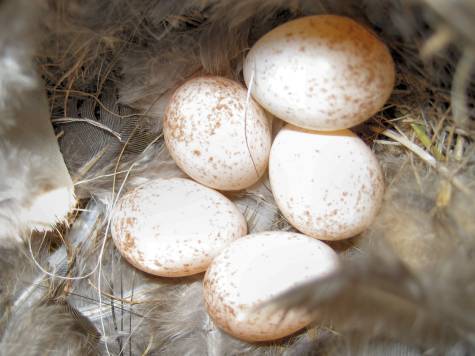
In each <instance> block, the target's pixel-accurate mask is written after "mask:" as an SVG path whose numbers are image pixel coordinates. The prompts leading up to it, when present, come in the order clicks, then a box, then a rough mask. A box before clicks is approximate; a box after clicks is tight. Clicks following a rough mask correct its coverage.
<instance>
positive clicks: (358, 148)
mask: <svg viewBox="0 0 475 356" xmlns="http://www.w3.org/2000/svg"><path fill="white" fill-rule="evenodd" d="M269 176H270V183H271V186H272V192H273V194H274V198H275V201H276V203H277V206H278V207H279V209H280V210H281V212H282V214H283V215H284V216H285V217H286V218H287V220H288V221H289V222H290V223H291V224H292V225H293V226H294V227H295V228H296V229H298V230H299V231H301V232H303V233H305V234H307V235H309V236H313V237H315V238H318V239H321V240H340V239H344V238H348V237H352V236H355V235H357V234H358V233H360V232H362V231H363V230H365V229H366V228H367V227H368V226H369V225H370V224H371V222H372V221H373V219H374V217H375V216H376V213H377V212H378V209H379V207H380V205H381V201H382V197H383V191H384V183H383V175H382V172H381V169H380V166H379V163H378V161H377V159H376V157H375V156H374V154H373V152H372V151H371V149H370V148H369V147H368V146H367V145H366V144H365V143H364V142H363V141H362V140H361V139H360V138H359V137H358V136H356V135H355V134H354V133H352V132H351V131H350V130H340V131H333V132H322V131H320V132H318V131H308V130H305V129H301V128H298V127H295V126H292V125H286V126H285V127H284V128H283V129H282V130H281V131H280V132H279V134H278V135H277V137H276V138H275V140H274V143H273V145H272V150H271V154H270V161H269Z"/></svg>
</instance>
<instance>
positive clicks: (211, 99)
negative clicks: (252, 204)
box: [163, 76, 271, 190]
mask: <svg viewBox="0 0 475 356" xmlns="http://www.w3.org/2000/svg"><path fill="white" fill-rule="evenodd" d="M246 99H247V91H246V89H245V88H244V87H243V86H242V85H241V84H239V83H237V82H235V81H232V80H230V79H226V78H221V77H211V76H209V77H197V78H193V79H191V80H189V81H187V82H186V83H185V84H183V85H182V86H181V87H180V88H178V90H177V91H176V92H175V93H174V95H173V97H172V98H171V100H170V103H169V105H168V108H167V111H166V115H165V119H164V126H163V133H164V136H165V142H166V145H167V147H168V149H169V150H170V154H171V155H172V157H173V159H174V160H175V162H176V163H177V165H178V166H179V167H180V168H181V169H182V170H183V171H184V172H185V173H186V174H188V175H189V176H190V177H192V178H193V179H195V180H196V181H198V182H200V183H201V184H204V185H207V186H209V187H211V188H215V189H219V190H240V189H244V188H247V187H249V186H251V185H252V184H254V183H255V182H256V181H258V180H259V178H260V177H261V176H262V175H263V174H264V172H265V170H266V168H267V162H268V158H269V151H270V146H271V130H270V121H269V119H268V118H267V116H266V114H265V112H264V110H263V109H262V108H261V107H260V106H259V105H258V104H257V103H256V102H255V101H254V100H252V98H249V100H248V101H247V100H246ZM246 103H248V105H246ZM246 108H247V109H246Z"/></svg>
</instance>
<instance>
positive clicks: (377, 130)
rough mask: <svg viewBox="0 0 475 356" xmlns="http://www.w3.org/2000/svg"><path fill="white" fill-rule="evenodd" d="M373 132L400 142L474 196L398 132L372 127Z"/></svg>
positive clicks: (426, 153) (451, 174)
mask: <svg viewBox="0 0 475 356" xmlns="http://www.w3.org/2000/svg"><path fill="white" fill-rule="evenodd" d="M371 130H372V131H374V132H375V133H378V134H380V135H383V136H386V137H389V138H391V139H393V140H394V141H397V142H399V143H400V144H401V145H403V146H404V147H406V148H407V149H409V150H410V151H412V152H413V153H414V154H416V155H417V156H418V157H419V158H420V159H422V160H423V161H424V162H425V163H427V164H428V165H429V166H430V167H432V168H434V169H435V170H436V171H437V172H439V173H440V174H441V175H443V176H444V177H445V178H447V179H448V180H449V181H450V182H451V183H452V184H453V185H454V187H456V188H457V189H459V190H460V191H462V192H463V193H465V194H468V195H472V194H473V193H472V191H471V190H470V189H468V188H467V187H466V186H465V185H464V184H463V183H462V181H461V180H460V179H458V178H457V177H454V175H453V173H452V172H450V170H449V169H448V168H447V167H446V166H444V165H442V164H441V163H440V162H437V160H436V159H435V158H434V157H433V156H432V155H431V154H430V153H428V152H427V151H425V150H424V149H422V148H421V147H419V146H418V145H416V144H415V143H414V142H412V141H410V140H409V139H408V138H407V137H405V136H403V135H401V134H398V133H397V132H395V131H393V130H390V129H381V128H379V127H374V126H373V127H371Z"/></svg>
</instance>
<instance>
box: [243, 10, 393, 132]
mask: <svg viewBox="0 0 475 356" xmlns="http://www.w3.org/2000/svg"><path fill="white" fill-rule="evenodd" d="M252 77H253V83H252V95H253V97H254V99H256V101H257V102H259V104H261V105H262V106H263V107H264V108H265V109H266V110H268V111H269V112H271V113H272V114H274V115H276V116H277V117H279V118H280V119H282V120H285V121H287V122H289V123H292V124H294V125H296V126H299V127H303V128H307V129H313V130H324V131H327V130H338V129H343V128H348V127H352V126H355V125H357V124H359V123H361V122H363V121H365V120H366V119H368V118H369V117H371V116H372V115H373V114H375V113H376V112H377V111H379V110H380V109H381V108H382V106H383V105H384V103H385V102H386V100H387V99H388V98H389V96H390V94H391V91H392V89H393V86H394V81H395V69H394V62H393V60H392V58H391V55H390V53H389V51H388V49H387V47H386V46H385V45H384V43H382V42H381V41H380V40H379V39H378V38H377V37H376V36H375V35H374V34H373V33H372V32H370V31H369V30H367V29H366V28H365V27H363V26H361V25H360V24H358V23H357V22H355V21H354V20H352V19H349V18H347V17H341V16H335V15H318V16H309V17H303V18H300V19H297V20H294V21H290V22H287V23H285V24H283V25H281V26H279V27H276V28H275V29H273V30H272V31H270V32H269V33H267V34H266V35H264V36H263V37H262V38H261V39H259V40H258V41H257V42H256V44H255V45H254V46H253V47H252V49H251V50H250V52H249V54H248V55H247V57H246V60H245V62H244V79H245V81H246V84H247V86H248V87H249V86H250V85H251V83H250V81H251V78H252Z"/></svg>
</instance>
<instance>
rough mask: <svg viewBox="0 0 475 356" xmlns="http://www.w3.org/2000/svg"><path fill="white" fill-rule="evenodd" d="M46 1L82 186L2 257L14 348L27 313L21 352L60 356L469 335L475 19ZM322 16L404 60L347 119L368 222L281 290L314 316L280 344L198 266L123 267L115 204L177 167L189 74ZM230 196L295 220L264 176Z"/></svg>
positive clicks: (344, 4) (464, 348)
mask: <svg viewBox="0 0 475 356" xmlns="http://www.w3.org/2000/svg"><path fill="white" fill-rule="evenodd" d="M43 5H44V8H43V10H44V11H45V12H44V14H45V16H44V18H43V19H41V21H40V24H41V27H42V30H43V33H44V37H43V38H42V41H43V42H42V43H43V45H42V46H40V47H39V48H38V49H37V51H36V58H37V62H38V66H39V69H40V72H41V74H42V77H43V79H44V80H45V83H46V89H47V92H48V97H49V100H50V108H51V115H52V121H53V123H54V125H55V127H56V131H57V136H58V139H59V142H60V146H61V149H62V152H63V155H64V157H65V161H66V163H67V165H68V168H69V169H70V172H71V174H72V176H73V179H74V182H75V186H76V189H77V192H78V196H79V197H80V198H81V200H80V201H79V203H78V206H77V208H76V209H75V211H74V212H73V214H71V216H70V218H69V224H68V226H63V227H60V228H58V229H57V230H55V231H54V232H52V233H50V234H44V235H41V236H37V237H34V238H33V239H32V240H30V242H29V243H30V244H31V245H30V247H31V252H32V254H31V256H30V254H29V253H28V250H29V249H28V245H27V247H26V252H22V249H19V250H18V251H16V252H15V254H13V256H16V257H17V259H12V258H11V257H9V256H6V255H5V254H4V253H2V257H1V259H0V260H1V263H2V265H5V266H7V267H8V268H5V272H4V273H5V276H12V277H11V278H10V279H8V278H7V277H5V280H8V283H7V284H6V285H5V288H4V290H5V291H7V292H5V293H6V294H5V295H6V297H5V298H3V300H4V301H7V302H5V303H4V304H2V305H6V306H7V307H5V308H6V310H8V313H5V314H3V313H2V314H3V315H4V320H5V321H4V322H3V326H2V327H1V329H0V332H1V335H2V339H1V340H2V341H1V342H0V344H2V345H5V347H6V348H5V350H8V351H7V354H13V353H14V352H16V350H17V348H18V347H20V346H21V344H22V343H21V340H22V338H28V336H29V335H30V334H31V333H30V330H31V329H30V328H33V327H34V328H35V329H36V330H37V331H35V338H34V339H33V340H28V342H26V343H25V345H29V346H28V347H27V348H24V349H22V351H21V352H19V354H22V352H23V353H24V354H35V352H36V351H37V350H41V349H44V348H48V349H50V350H52V352H56V353H57V354H61V352H63V351H64V350H65V349H64V347H66V346H65V345H67V347H68V348H69V349H70V350H71V353H72V354H76V353H77V354H84V353H85V352H88V353H90V354H95V353H104V354H107V353H109V354H117V355H120V354H127V353H129V354H133V355H140V354H169V355H177V354H197V355H205V354H210V355H221V354H226V355H228V354H229V355H230V354H256V355H257V354H269V355H281V354H286V355H287V354H288V355H290V354H321V353H327V354H341V353H343V352H348V353H351V354H358V353H361V354H367V353H371V352H373V353H381V352H386V353H391V352H392V353H393V354H412V353H414V354H418V353H422V352H426V351H428V350H435V351H434V352H435V353H445V352H454V353H457V352H470V350H472V349H473V348H474V345H473V331H474V330H475V328H474V327H475V320H474V319H473V316H472V315H471V314H473V313H470V311H472V312H473V311H475V305H474V304H473V300H474V298H472V297H473V296H474V293H475V292H474V290H473V287H472V283H473V280H474V279H473V277H475V271H474V270H473V267H472V266H471V265H473V257H472V256H471V251H472V249H473V247H474V238H475V234H474V232H475V226H474V221H475V219H473V218H474V213H473V209H471V208H470V207H471V206H473V202H474V192H473V176H474V173H475V171H474V165H473V163H474V155H473V142H472V140H473V133H474V131H473V121H472V120H473V88H472V85H473V83H472V81H471V79H472V78H471V71H472V66H473V44H472V43H471V38H470V36H467V33H470V32H467V31H469V29H468V28H467V27H470V26H472V25H471V24H470V23H468V24H467V25H465V27H462V28H460V23H462V22H463V23H467V22H466V21H465V22H464V21H460V22H459V21H454V18H452V16H455V15H450V14H448V13H447V11H443V10H441V9H442V8H443V4H441V3H440V2H438V1H424V2H408V1H402V0H401V1H363V2H360V1H350V0H341V1H323V0H320V1H304V0H302V1H279V0H265V1H259V2H256V1H250V0H246V1H241V2H237V3H234V2H229V1H176V2H165V1H158V2H156V1H125V0H110V1H107V2H99V1H93V0H89V1H86V2H83V3H82V4H79V2H76V1H68V2H66V1H61V0H51V1H48V2H47V3H46V4H43ZM23 6H27V5H25V4H23ZM454 6H455V5H454ZM461 8H463V9H464V10H465V11H462V10H461ZM470 9H471V10H470ZM472 10H473V8H471V7H470V4H469V1H466V2H464V1H461V2H460V3H459V4H458V5H456V6H455V10H454V11H458V12H457V13H463V14H464V15H463V16H465V17H467V16H470V14H471V15H473V16H475V11H472ZM470 11H472V12H470ZM317 13H336V14H342V15H346V16H350V17H352V18H355V19H356V20H358V21H360V22H362V23H364V24H366V25H368V26H370V27H371V28H373V30H375V31H376V32H377V33H378V35H379V36H381V38H382V39H383V41H384V42H385V43H386V44H387V45H388V46H389V47H390V49H391V52H392V54H393V56H394V59H395V61H396V64H397V79H398V82H397V85H396V88H395V90H394V92H393V95H392V96H391V98H390V100H389V101H388V103H387V105H386V106H385V107H384V108H383V110H382V111H381V112H380V113H378V114H377V115H375V116H374V117H373V118H372V119H370V120H369V121H368V122H366V123H365V124H363V125H360V126H359V127H357V128H356V129H355V131H356V132H357V133H358V134H359V135H360V136H361V137H362V138H363V139H364V140H365V141H366V142H367V143H368V144H370V145H371V147H372V148H373V150H374V151H375V152H376V154H377V156H378V158H379V160H380V162H381V164H382V167H383V170H384V173H385V178H386V183H387V192H386V196H385V202H384V206H383V208H382V211H381V213H380V214H379V216H378V218H377V220H376V221H375V223H374V225H373V226H372V227H371V228H370V229H369V230H368V231H367V232H366V233H365V234H363V235H362V236H358V237H356V238H354V239H351V240H347V241H341V242H334V243H330V244H331V245H332V247H334V248H335V249H337V250H338V251H339V252H340V254H341V256H342V257H343V259H344V268H343V269H342V271H341V272H340V273H339V274H338V275H336V276H333V277H332V278H330V279H328V280H325V281H323V282H321V284H319V285H315V284H309V285H307V286H305V287H302V288H300V289H297V290H294V291H291V292H289V293H288V294H287V295H285V296H283V297H282V298H280V299H279V300H278V301H277V302H278V303H281V304H283V305H285V306H287V307H292V306H305V307H306V308H308V312H309V313H315V314H316V315H318V322H317V323H315V325H313V326H311V327H310V328H309V329H308V330H305V331H303V332H301V333H298V334H297V335H294V336H292V337H289V338H287V339H285V340H281V341H278V342H275V343H269V344H247V343H244V342H241V341H238V340H235V339H233V338H231V337H229V336H228V335H226V334H224V333H222V332H221V331H220V330H218V329H216V328H215V327H214V326H213V325H212V322H211V321H210V320H209V318H208V316H207V314H206V312H205V310H204V308H203V304H202V301H201V278H202V276H200V275H199V276H194V277H189V278H180V279H164V278H154V277H151V276H148V275H146V274H143V273H141V272H139V271H137V270H135V269H133V268H132V267H131V266H130V265H128V264H127V262H125V261H124V260H123V259H122V258H121V257H120V255H119V254H118V253H117V251H116V250H115V248H114V246H113V244H112V243H111V241H110V239H109V230H108V221H109V220H108V219H109V215H110V214H109V213H110V210H111V207H112V206H113V204H114V203H115V201H116V200H117V198H118V197H119V196H120V194H122V193H123V192H125V191H127V190H128V189H131V188H133V187H135V186H137V185H138V184H141V183H143V182H144V181H146V180H147V179H151V178H154V177H169V176H176V175H179V174H180V172H179V171H178V170H177V168H176V166H175V165H174V163H173V162H172V160H171V159H170V157H169V155H168V153H167V152H166V150H165V149H164V146H163V140H162V136H161V118H162V115H163V110H164V106H165V105H166V102H167V99H168V98H169V94H170V91H172V90H173V89H174V88H175V87H176V86H177V85H179V84H180V83H181V82H182V81H183V80H184V79H186V78H187V77H189V76H191V75H193V74H194V73H196V72H204V73H209V74H216V75H223V76H226V77H229V78H233V79H236V80H239V81H241V82H242V73H241V72H242V60H243V58H244V56H245V53H246V51H247V50H248V49H249V47H250V46H252V44H253V43H254V42H255V41H256V40H257V39H258V38H259V37H260V36H261V35H262V34H264V33H265V32H267V31H268V30H269V29H271V28H273V27H275V26H277V25H278V24H281V23H284V22H286V21H288V20H290V19H293V18H296V17H299V16H304V15H308V14H317ZM461 16H462V15H461ZM473 18H475V17H472V19H473ZM472 33H473V32H472ZM229 197H230V198H231V199H232V200H233V201H235V202H236V203H237V205H238V206H239V207H240V209H241V210H242V211H243V212H244V213H245V215H246V218H247V219H248V224H249V230H250V231H262V230H266V229H267V230H269V229H279V230H290V229H292V228H291V226H290V225H289V224H288V222H287V221H285V219H284V218H283V217H282V216H281V215H280V214H279V212H278V209H277V208H276V206H275V203H274V201H273V198H272V195H271V194H270V193H269V191H268V190H267V189H265V186H262V185H261V186H256V187H253V189H249V190H245V191H242V192H238V193H232V194H229ZM32 256H34V258H35V261H36V262H32V259H31V257H32ZM19 266H20V267H19ZM40 266H41V268H42V269H39V267H40ZM19 271H20V272H19ZM46 271H47V272H48V273H45V272H46ZM19 276H21V277H19ZM53 276H55V277H53ZM82 277H87V278H82ZM320 291H327V292H325V293H323V292H320ZM22 298H23V299H22ZM29 306H33V307H34V308H33V309H32V310H30V309H29ZM2 308H3V307H2ZM58 320H59V321H61V322H59V321H58ZM65 325H66V326H65ZM46 326H48V327H46ZM38 327H41V330H40V331H38V329H37V328H38ZM60 331H61V332H63V331H64V335H65V336H64V337H59V336H58V335H59V334H60ZM13 337H15V338H17V341H15V342H13V341H12V338H13ZM63 338H64V339H65V340H66V341H64V343H63V342H62V340H61V339H63Z"/></svg>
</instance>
